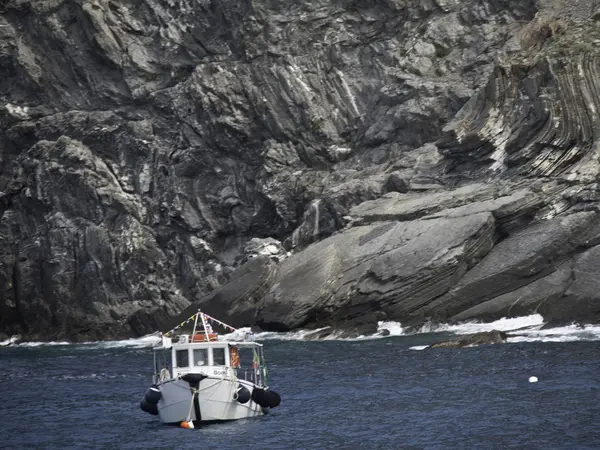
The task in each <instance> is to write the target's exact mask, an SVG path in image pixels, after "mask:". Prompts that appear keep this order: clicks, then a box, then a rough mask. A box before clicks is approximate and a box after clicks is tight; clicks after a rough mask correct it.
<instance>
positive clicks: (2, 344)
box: [0, 336, 19, 347]
mask: <svg viewBox="0 0 600 450" xmlns="http://www.w3.org/2000/svg"><path fill="white" fill-rule="evenodd" d="M18 339H19V336H12V337H11V338H10V339H7V340H5V341H0V347H6V346H7V345H11V344H14V343H15V342H17V340H18Z"/></svg>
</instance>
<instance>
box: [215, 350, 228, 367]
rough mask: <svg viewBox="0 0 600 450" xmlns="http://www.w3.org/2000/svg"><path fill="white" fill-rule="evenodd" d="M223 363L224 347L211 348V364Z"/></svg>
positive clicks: (219, 364)
mask: <svg viewBox="0 0 600 450" xmlns="http://www.w3.org/2000/svg"><path fill="white" fill-rule="evenodd" d="M224 365H225V349H224V348H213V366H224Z"/></svg>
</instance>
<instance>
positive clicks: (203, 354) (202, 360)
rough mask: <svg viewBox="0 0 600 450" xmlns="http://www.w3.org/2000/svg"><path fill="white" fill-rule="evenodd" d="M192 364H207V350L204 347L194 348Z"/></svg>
mask: <svg viewBox="0 0 600 450" xmlns="http://www.w3.org/2000/svg"><path fill="white" fill-rule="evenodd" d="M194 365H195V366H208V350H207V349H205V348H195V349H194Z"/></svg>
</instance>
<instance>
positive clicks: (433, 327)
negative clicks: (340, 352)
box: [0, 314, 600, 350]
mask: <svg viewBox="0 0 600 450" xmlns="http://www.w3.org/2000/svg"><path fill="white" fill-rule="evenodd" d="M543 325H544V321H543V317H542V316H541V315H539V314H532V315H530V316H524V317H512V318H503V319H499V320H496V321H493V322H465V323H460V324H452V325H450V324H427V325H425V326H423V327H421V328H420V329H419V330H417V331H416V332H410V333H408V332H406V331H405V329H404V328H402V325H401V324H400V323H399V322H392V321H381V322H378V324H377V332H376V333H375V334H373V335H370V336H358V337H353V338H342V337H339V336H340V335H343V331H340V332H339V333H336V331H335V330H334V331H332V333H331V334H329V335H327V336H325V337H324V338H322V339H319V340H324V341H332V340H344V341H362V340H370V339H382V338H385V337H394V336H406V335H409V334H410V335H415V334H422V333H452V334H456V335H462V334H470V333H478V332H483V331H491V330H500V331H505V332H508V342H509V343H518V342H540V341H541V342H572V341H598V340H600V325H586V326H578V325H568V326H563V327H556V328H549V329H545V330H542V329H541V327H542V326H543ZM326 328H327V327H325V328H318V329H314V330H295V331H288V332H273V331H263V332H258V333H253V332H252V331H251V329H250V328H241V329H239V330H237V331H234V332H232V333H229V334H224V335H220V336H219V339H220V340H223V341H242V340H248V339H252V340H256V341H307V340H313V339H312V338H311V335H313V334H314V333H317V332H319V331H322V330H325V329H326ZM384 330H387V331H388V332H389V334H387V336H384V335H383V334H382V332H383V331H384ZM18 340H19V336H13V337H11V338H10V339H7V340H5V341H0V347H3V346H4V347H6V346H19V347H40V346H59V345H73V346H80V347H81V348H101V349H110V348H121V347H123V348H127V347H129V348H150V347H153V346H155V345H158V344H159V343H160V342H161V338H160V335H159V334H158V333H154V334H149V335H146V336H142V337H140V338H133V339H124V340H119V341H96V342H83V343H75V344H73V343H69V342H18ZM425 348H427V346H426V345H425V346H423V345H417V346H414V347H410V349H411V350H423V349H425Z"/></svg>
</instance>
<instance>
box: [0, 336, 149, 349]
mask: <svg viewBox="0 0 600 450" xmlns="http://www.w3.org/2000/svg"><path fill="white" fill-rule="evenodd" d="M159 342H160V336H159V335H158V334H156V333H154V334H148V335H146V336H142V337H139V338H132V339H123V340H120V341H94V342H78V343H73V342H66V341H54V342H35V341H34V342H20V337H19V336H13V337H11V338H10V339H7V340H5V341H0V347H9V346H10V347H31V348H34V347H41V346H49V347H55V346H63V345H64V346H67V345H68V346H70V347H81V348H82V349H108V348H121V347H129V348H146V347H153V346H155V345H156V344H158V343H159Z"/></svg>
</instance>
